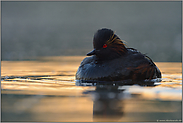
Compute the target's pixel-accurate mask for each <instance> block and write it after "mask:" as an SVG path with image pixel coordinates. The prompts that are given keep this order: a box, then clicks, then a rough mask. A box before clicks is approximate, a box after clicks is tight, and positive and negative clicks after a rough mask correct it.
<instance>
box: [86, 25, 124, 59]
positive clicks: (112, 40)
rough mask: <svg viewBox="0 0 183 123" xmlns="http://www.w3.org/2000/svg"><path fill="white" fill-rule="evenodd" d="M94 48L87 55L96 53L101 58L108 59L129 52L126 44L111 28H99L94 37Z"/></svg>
mask: <svg viewBox="0 0 183 123" xmlns="http://www.w3.org/2000/svg"><path fill="white" fill-rule="evenodd" d="M93 47H94V50H93V51H91V52H89V53H88V54H87V55H88V56H91V55H96V56H97V57H98V58H99V59H102V60H107V59H114V58H117V57H119V56H121V55H124V54H125V53H126V52H127V49H126V47H125V44H124V43H123V42H122V40H121V39H120V38H119V37H118V36H117V35H116V34H114V31H113V30H111V29H107V28H103V29H99V30H98V31H97V32H96V33H95V35H94V38H93Z"/></svg>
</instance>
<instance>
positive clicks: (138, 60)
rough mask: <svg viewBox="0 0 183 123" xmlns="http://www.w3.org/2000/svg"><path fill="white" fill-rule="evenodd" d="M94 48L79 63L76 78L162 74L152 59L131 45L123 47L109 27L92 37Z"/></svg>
mask: <svg viewBox="0 0 183 123" xmlns="http://www.w3.org/2000/svg"><path fill="white" fill-rule="evenodd" d="M93 47H94V50H93V51H91V52H89V53H88V54H87V56H90V57H86V58H85V59H84V60H83V61H82V62H81V64H80V66H79V68H78V70H77V73H76V80H92V81H93V80H97V81H122V80H151V79H156V78H161V72H160V70H159V69H158V67H157V66H156V65H155V64H154V63H153V61H152V60H151V59H150V58H149V57H148V56H146V55H145V54H142V53H140V52H139V51H137V50H136V49H134V48H126V47H125V44H124V43H123V41H122V40H121V39H120V38H119V37H118V36H117V35H116V34H114V31H112V30H111V29H106V28H103V29H99V30H98V31H97V32H96V33H95V35H94V38H93Z"/></svg>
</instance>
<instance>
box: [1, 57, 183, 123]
mask: <svg viewBox="0 0 183 123" xmlns="http://www.w3.org/2000/svg"><path fill="white" fill-rule="evenodd" d="M84 57H85V56H63V57H43V58H40V59H39V60H36V61H2V63H1V65H2V68H1V93H2V111H3V114H4V112H10V114H11V113H13V114H14V115H15V116H16V117H18V118H19V119H21V118H23V117H22V116H21V115H22V114H25V113H28V112H29V113H30V114H29V115H30V116H31V117H29V118H28V119H27V121H42V122H44V121H47V122H53V121H55V122H60V121H61V122H69V121H70V122H77V121H78V122H92V121H114V122H116V121H127V122H129V121H133V120H135V121H138V120H139V121H146V120H145V119H148V121H154V119H152V118H151V117H150V115H148V116H146V117H144V115H143V113H146V114H148V113H155V114H154V116H157V117H158V116H159V115H156V113H178V114H176V115H175V116H179V112H180V103H179V102H181V100H182V63H172V62H156V65H157V66H158V67H159V69H160V70H161V72H162V81H161V82H155V84H156V86H155V87H151V86H150V87H149V86H148V87H145V86H138V85H132V86H119V87H118V89H119V90H120V89H121V90H123V89H124V90H125V91H124V92H121V93H120V94H121V96H120V95H119V96H118V97H120V98H119V99H115V100H116V101H117V102H116V101H114V102H110V101H111V100H112V98H114V94H115V93H111V92H110V93H109V94H108V95H109V96H110V95H111V94H113V96H110V99H108V100H106V101H102V100H98V101H97V99H100V98H103V97H106V96H102V95H100V92H97V90H96V87H95V86H76V83H75V73H76V71H77V68H78V66H79V65H80V63H81V61H82V60H83V58H84ZM90 93H91V94H90ZM105 93H108V92H105ZM101 94H103V93H101ZM134 102H135V103H134ZM165 102H167V103H166V104H165ZM168 102H171V103H168ZM110 103H111V104H113V103H114V105H111V104H110ZM174 103H175V104H174ZM99 104H101V107H100V108H101V109H100V108H98V110H99V109H100V110H101V111H102V110H104V109H102V107H103V108H104V105H106V107H110V106H111V108H112V109H106V110H111V112H114V113H115V110H114V109H118V108H119V107H116V106H118V105H119V106H122V107H124V108H122V109H120V110H119V112H118V113H120V112H124V113H125V115H124V116H123V115H119V116H120V117H119V116H118V115H116V116H114V117H109V116H105V115H104V116H105V118H104V117H103V116H102V115H99V116H98V115H96V114H95V110H96V106H97V105H99ZM108 104H110V105H108ZM164 104H165V105H166V106H167V107H168V108H167V107H163V105H164ZM102 105H103V106H102ZM158 105H161V106H160V107H159V106H158ZM101 113H102V112H101ZM132 113H138V114H141V113H142V114H141V115H138V116H137V117H135V116H134V115H133V114H132ZM10 114H6V116H8V117H10V118H12V119H14V121H17V120H16V118H15V117H12V116H11V115H10ZM29 115H28V116H29ZM96 116H97V117H96ZM132 116H133V117H132ZM170 116H172V115H171V114H170ZM117 117H119V118H117ZM162 117H163V115H162ZM104 119H105V120H104ZM22 120H23V119H22Z"/></svg>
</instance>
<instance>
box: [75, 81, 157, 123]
mask: <svg viewBox="0 0 183 123" xmlns="http://www.w3.org/2000/svg"><path fill="white" fill-rule="evenodd" d="M133 84H137V83H134V82H133V83H132V82H125V83H120V82H117V83H114V82H112V83H109V82H106V83H105V82H102V83H101V82H91V81H90V82H88V81H87V82H86V81H76V85H77V86H95V87H96V88H95V90H92V91H91V90H90V91H84V92H83V94H89V95H90V96H91V97H92V100H93V121H94V122H95V121H96V122H97V121H106V122H107V121H108V122H115V121H119V120H120V119H121V118H122V117H123V115H124V106H125V105H124V103H123V101H124V99H126V98H130V97H131V94H130V93H126V92H125V89H122V88H121V87H122V86H124V85H133ZM138 85H140V86H155V85H154V82H145V83H144V82H140V83H139V82H138ZM133 96H134V95H133Z"/></svg>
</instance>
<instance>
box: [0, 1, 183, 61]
mask: <svg viewBox="0 0 183 123" xmlns="http://www.w3.org/2000/svg"><path fill="white" fill-rule="evenodd" d="M1 7H2V8H1V16H2V30H1V31H2V43H1V45H2V60H25V59H29V60H31V59H34V58H35V57H39V56H63V55H85V54H86V53H87V52H89V51H90V50H92V38H93V35H94V33H95V32H96V31H97V30H98V29H100V28H102V27H107V28H111V29H113V30H114V31H116V34H117V35H119V37H120V38H121V39H122V40H125V41H126V42H127V45H128V46H129V47H134V48H137V49H138V50H139V51H141V52H142V53H147V55H149V56H150V57H151V58H152V59H153V60H154V61H157V62H160V61H164V62H174V61H176V62H181V34H182V33H181V22H182V21H181V16H182V14H181V1H164V2H159V1H156V2H155V1H151V2H145V1H141V2H132V1H131V2H130V1H129V2H125V1H118V2H117V1H116V2H63V1H57V2H56V1H55V2H52V1H49V2H48V1H47V2H44V1H42V2H37V1H34V2H33V1H31V2H30V1H29V2H27V1H19V2H17V1H16V2H13V1H2V2H1Z"/></svg>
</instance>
